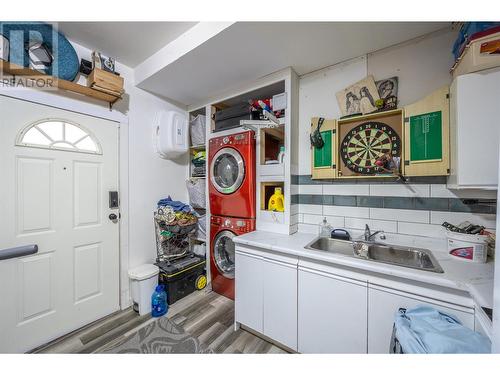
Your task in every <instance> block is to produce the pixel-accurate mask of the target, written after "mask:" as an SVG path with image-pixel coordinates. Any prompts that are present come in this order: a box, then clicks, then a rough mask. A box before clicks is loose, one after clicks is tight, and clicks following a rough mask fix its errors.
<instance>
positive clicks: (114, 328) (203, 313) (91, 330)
mask: <svg viewBox="0 0 500 375" xmlns="http://www.w3.org/2000/svg"><path fill="white" fill-rule="evenodd" d="M167 317H168V318H169V319H171V320H172V321H173V322H174V323H175V324H177V325H179V326H181V327H183V328H184V330H185V331H186V332H188V333H190V334H191V335H193V336H194V337H196V338H198V340H199V341H200V342H201V343H202V344H204V345H206V346H208V347H209V348H210V349H212V350H213V351H214V352H215V353H286V352H285V351H284V350H282V349H281V348H279V347H277V346H275V345H273V344H271V343H269V342H267V341H265V340H263V339H262V338H260V337H258V336H255V335H253V334H252V333H250V332H247V331H244V330H242V329H239V330H237V331H235V330H234V301H232V300H230V299H228V298H226V297H224V296H221V295H218V294H216V293H214V292H212V291H209V290H202V291H197V292H195V293H192V294H190V295H189V296H187V297H185V298H183V299H182V300H180V301H178V302H176V303H174V304H173V305H172V306H170V308H169V310H168V313H167ZM152 319H155V318H152V317H151V316H150V315H146V316H142V317H141V316H139V315H138V314H136V313H135V312H134V311H133V310H132V309H131V308H130V309H127V310H124V311H120V312H117V313H115V314H113V315H110V316H108V317H106V318H103V319H101V320H99V321H97V322H95V323H92V324H91V325H88V326H86V327H83V328H82V329H80V330H78V331H75V332H73V333H70V334H68V335H66V336H64V337H62V338H60V339H57V340H55V341H53V342H51V343H49V344H47V345H44V346H43V347H40V348H38V349H35V350H34V351H32V353H93V352H96V351H98V350H100V349H101V348H104V347H106V346H109V345H111V344H112V343H113V342H115V341H116V340H119V339H120V338H122V337H123V336H128V335H131V334H133V333H134V332H136V331H137V330H138V329H139V328H141V327H143V326H144V325H147V324H149V323H150V322H151V321H152Z"/></svg>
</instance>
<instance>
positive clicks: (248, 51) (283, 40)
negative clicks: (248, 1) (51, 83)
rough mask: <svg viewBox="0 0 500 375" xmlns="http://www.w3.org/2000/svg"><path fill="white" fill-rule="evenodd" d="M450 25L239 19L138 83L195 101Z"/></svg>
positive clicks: (169, 96)
mask: <svg viewBox="0 0 500 375" xmlns="http://www.w3.org/2000/svg"><path fill="white" fill-rule="evenodd" d="M449 25H450V23H445V22H237V23H235V24H233V25H231V26H229V27H227V28H226V29H225V30H223V31H222V32H220V33H219V34H217V35H215V36H214V37H212V38H210V39H209V40H207V41H206V42H204V43H203V44H201V45H200V46H198V47H196V48H194V49H192V50H190V51H189V52H187V53H185V54H184V55H183V56H181V57H180V58H178V59H177V60H175V61H173V62H171V63H170V64H168V65H166V66H163V67H162V68H161V69H159V70H158V69H157V70H156V73H153V74H151V75H150V76H149V77H146V78H145V79H143V80H142V81H141V82H137V84H138V86H139V87H141V88H143V89H145V90H147V91H150V92H152V93H155V94H157V95H160V96H162V97H164V98H167V99H171V100H174V101H176V102H178V103H182V104H185V105H188V106H189V105H191V106H192V105H197V104H202V103H204V101H206V100H208V99H209V98H211V97H213V96H217V95H220V94H222V93H224V92H226V91H227V90H228V89H231V88H234V87H238V86H240V85H241V84H244V83H247V82H251V81H253V80H256V79H258V78H260V77H263V76H265V75H267V74H270V73H272V72H275V71H278V70H280V69H283V68H286V67H288V66H291V67H293V69H294V70H295V71H296V72H297V73H298V74H299V75H303V74H306V73H309V72H312V71H314V70H317V69H320V68H323V67H326V66H329V65H333V64H336V63H339V62H342V61H345V60H348V59H351V58H354V57H358V56H361V55H363V54H366V53H369V52H373V51H376V50H379V49H382V48H385V47H389V46H391V45H394V44H397V43H401V42H403V41H407V40H409V39H412V38H415V37H418V36H421V35H425V34H427V33H430V32H433V31H436V30H439V29H443V28H445V27H447V26H449Z"/></svg>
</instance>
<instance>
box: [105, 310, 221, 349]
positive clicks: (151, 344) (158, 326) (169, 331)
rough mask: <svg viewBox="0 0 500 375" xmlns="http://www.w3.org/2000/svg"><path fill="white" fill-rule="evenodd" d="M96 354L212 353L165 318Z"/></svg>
mask: <svg viewBox="0 0 500 375" xmlns="http://www.w3.org/2000/svg"><path fill="white" fill-rule="evenodd" d="M98 353H108V354H112V353H114V354H127V353H132V354H165V353H172V354H195V353H213V352H212V350H209V349H207V348H206V347H204V346H203V345H201V344H200V342H199V341H198V339H197V338H195V337H193V336H191V335H190V334H189V333H186V332H185V331H184V329H183V328H182V327H179V326H177V325H176V324H174V323H172V321H170V320H169V319H167V318H166V317H162V318H159V319H156V320H155V321H154V322H153V323H151V324H149V325H147V326H145V327H143V328H141V329H139V330H138V331H137V332H135V333H134V334H132V335H130V336H125V337H122V338H121V339H119V340H118V341H115V342H114V343H112V344H110V346H107V347H105V348H102V349H101V350H98Z"/></svg>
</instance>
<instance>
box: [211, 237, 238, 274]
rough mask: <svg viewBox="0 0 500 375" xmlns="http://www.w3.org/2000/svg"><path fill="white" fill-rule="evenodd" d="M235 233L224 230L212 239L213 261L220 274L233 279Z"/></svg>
mask: <svg viewBox="0 0 500 375" xmlns="http://www.w3.org/2000/svg"><path fill="white" fill-rule="evenodd" d="M233 237H235V234H234V233H233V232H230V231H228V230H224V231H222V232H220V233H219V234H217V236H216V237H215V240H214V255H213V257H214V263H215V266H216V267H217V270H219V272H220V273H221V275H222V276H224V277H226V278H228V279H234V242H233Z"/></svg>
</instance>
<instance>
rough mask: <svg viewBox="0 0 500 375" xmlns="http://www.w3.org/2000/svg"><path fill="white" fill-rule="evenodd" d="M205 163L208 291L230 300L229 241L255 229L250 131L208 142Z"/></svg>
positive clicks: (231, 247)
mask: <svg viewBox="0 0 500 375" xmlns="http://www.w3.org/2000/svg"><path fill="white" fill-rule="evenodd" d="M208 160H209V163H210V164H209V165H210V169H209V189H208V192H209V200H210V214H211V218H210V271H211V277H212V289H213V291H214V292H216V293H219V294H222V295H224V296H226V297H228V298H231V299H234V271H235V263H234V259H235V253H234V243H233V241H232V238H233V237H235V236H238V235H240V234H244V233H248V232H252V231H254V230H255V138H254V132H253V131H246V132H242V133H236V134H231V135H227V136H223V137H217V138H212V139H210V141H209V146H208Z"/></svg>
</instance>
